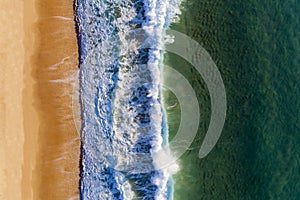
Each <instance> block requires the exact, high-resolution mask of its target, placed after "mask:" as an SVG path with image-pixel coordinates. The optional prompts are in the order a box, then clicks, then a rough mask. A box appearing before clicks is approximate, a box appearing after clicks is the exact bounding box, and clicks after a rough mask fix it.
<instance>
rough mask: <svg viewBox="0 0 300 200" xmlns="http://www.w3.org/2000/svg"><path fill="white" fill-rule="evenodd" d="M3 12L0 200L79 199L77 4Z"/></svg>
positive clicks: (55, 2) (10, 6)
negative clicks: (75, 92) (75, 115)
mask: <svg viewBox="0 0 300 200" xmlns="http://www.w3.org/2000/svg"><path fill="white" fill-rule="evenodd" d="M0 7H1V8H5V9H1V11H0V24H1V26H2V27H6V28H5V29H1V30H0V44H1V47H6V48H1V49H0V64H1V65H0V67H1V68H0V70H1V71H0V85H1V92H0V113H1V115H0V137H1V140H0V199H16V200H18V199H43V200H44V199H51V200H53V199H57V200H60V199H62V200H64V199H79V189H78V185H79V184H78V181H79V152H80V149H79V145H80V140H79V134H78V132H77V130H76V128H75V124H74V120H73V112H72V110H73V108H72V96H74V95H73V89H74V83H75V81H77V77H76V75H77V73H78V51H77V41H76V34H75V25H74V21H73V1H72V0H52V1H46V0H36V1H34V0H29V1H26V4H25V3H24V2H23V1H21V0H2V1H1V2H0ZM75 110H76V111H77V112H78V107H76V108H75Z"/></svg>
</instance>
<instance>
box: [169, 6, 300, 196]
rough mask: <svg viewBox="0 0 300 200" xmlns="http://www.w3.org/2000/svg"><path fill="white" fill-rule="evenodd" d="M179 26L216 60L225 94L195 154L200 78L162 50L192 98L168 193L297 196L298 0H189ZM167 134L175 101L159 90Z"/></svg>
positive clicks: (202, 92)
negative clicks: (192, 127)
mask: <svg viewBox="0 0 300 200" xmlns="http://www.w3.org/2000/svg"><path fill="white" fill-rule="evenodd" d="M183 7H184V8H183V14H182V15H181V17H180V18H181V20H180V23H178V24H174V25H173V26H172V29H174V30H178V31H181V32H183V33H185V34H187V35H188V36H190V37H191V38H193V39H195V40H196V41H198V42H199V44H200V45H202V46H203V47H204V48H205V49H206V50H207V51H208V52H209V53H210V55H211V56H212V58H213V60H214V61H215V63H216V64H217V66H218V68H219V70H220V72H221V75H222V78H223V81H224V84H225V88H226V94H227V104H228V109H227V118H226V124H225V127H224V130H223V132H222V136H221V138H220V140H219V142H218V144H217V146H216V147H215V148H214V149H213V151H212V152H211V153H210V154H209V155H208V156H207V157H205V158H204V159H201V160H200V159H199V158H198V152H199V148H200V146H201V143H202V141H203V138H204V136H205V133H206V131H207V128H208V125H209V121H210V112H211V108H210V99H209V93H208V90H207V88H206V86H205V83H204V81H203V80H202V78H201V77H200V75H199V74H198V73H197V71H196V70H195V69H194V68H193V66H191V65H189V64H188V63H187V62H186V61H184V60H183V59H182V58H179V57H178V56H176V55H174V54H171V53H168V54H166V55H165V58H164V60H165V63H166V64H167V65H168V66H171V67H173V68H175V69H176V70H178V71H179V72H181V73H182V74H183V75H184V76H185V77H186V78H187V79H188V80H189V82H190V84H191V85H192V87H193V88H194V90H195V91H196V95H197V98H198V101H199V106H200V110H201V122H200V128H199V131H198V134H197V137H196V139H195V141H194V143H193V144H192V145H191V147H190V148H189V149H188V151H187V152H186V153H185V154H184V156H182V158H181V159H180V160H179V164H180V171H179V172H178V173H177V174H176V175H174V181H175V187H174V199H175V200H181V199H189V200H193V199H209V200H211V199H249V200H250V199H299V198H300V189H299V188H300V182H299V181H298V180H300V159H299V158H300V148H299V146H300V135H299V133H300V120H299V116H300V111H299V110H300V102H299V98H300V91H299V88H300V83H299V77H300V67H299V66H300V57H299V55H300V42H299V40H300V39H299V38H300V21H299V19H300V1H295V0H294V1H289V2H283V1H278V0H277V1H272V2H270V1H265V0H264V1H258V0H256V1H253V0H251V1H248V2H245V1H241V0H238V1H220V0H217V1H208V0H203V1H193V2H191V1H189V2H186V3H184V4H183ZM164 99H165V102H164V103H165V108H169V109H167V116H168V124H169V132H170V138H169V139H170V140H171V139H172V138H173V137H174V134H175V133H176V131H177V129H178V126H179V125H178V122H179V119H180V105H179V104H178V102H176V98H175V96H174V95H173V94H172V93H171V92H170V91H164Z"/></svg>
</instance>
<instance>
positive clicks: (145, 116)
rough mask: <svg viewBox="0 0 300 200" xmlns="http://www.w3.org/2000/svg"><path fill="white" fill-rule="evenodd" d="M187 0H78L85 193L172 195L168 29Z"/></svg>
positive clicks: (88, 196)
mask: <svg viewBox="0 0 300 200" xmlns="http://www.w3.org/2000/svg"><path fill="white" fill-rule="evenodd" d="M179 5H180V1H179V0H166V1H164V2H162V1H159V0H144V1H143V0H140V1H139V0H132V1H130V0H78V2H77V8H76V16H77V27H78V38H79V46H80V101H81V108H82V130H81V137H82V158H81V163H82V169H81V183H80V184H81V186H80V189H81V199H95V200H99V199H101V200H102V199H103V200H104V199H149V200H150V199H172V180H171V174H170V173H169V172H168V170H167V169H158V168H157V167H156V165H155V163H157V162H158V161H157V159H159V158H155V157H154V156H153V155H154V153H155V152H157V151H159V150H161V149H162V148H164V146H167V143H168V141H167V140H166V139H164V138H167V136H166V135H167V134H168V133H167V128H166V126H165V124H166V118H165V115H164V114H163V113H164V112H163V107H162V104H161V97H160V89H161V88H160V82H161V80H160V79H161V68H162V57H163V51H162V50H161V49H162V48H161V46H162V45H164V42H165V30H166V29H167V28H168V26H169V25H170V23H172V22H174V21H176V20H177V17H178V14H179V12H180V11H179Z"/></svg>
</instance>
